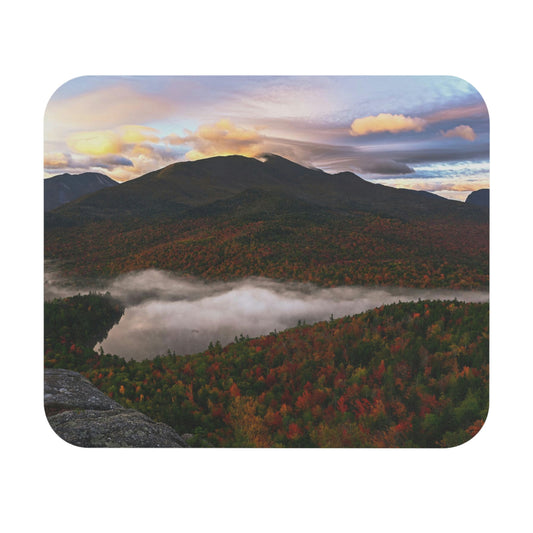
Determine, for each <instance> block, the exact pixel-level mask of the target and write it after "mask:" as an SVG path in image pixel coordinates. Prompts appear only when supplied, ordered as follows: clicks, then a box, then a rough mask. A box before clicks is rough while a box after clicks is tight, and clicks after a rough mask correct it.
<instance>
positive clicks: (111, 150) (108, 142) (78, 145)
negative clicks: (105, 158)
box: [67, 130, 123, 156]
mask: <svg viewBox="0 0 533 533" xmlns="http://www.w3.org/2000/svg"><path fill="white" fill-rule="evenodd" d="M67 145H68V147H69V148H70V149H71V150H74V151H75V152H77V153H79V154H88V155H97V156H102V155H106V154H118V153H119V152H120V150H121V148H122V145H123V143H122V140H121V138H120V136H119V135H118V134H117V133H115V132H114V131H110V130H106V131H78V132H76V133H73V134H71V135H70V136H69V137H68V138H67Z"/></svg>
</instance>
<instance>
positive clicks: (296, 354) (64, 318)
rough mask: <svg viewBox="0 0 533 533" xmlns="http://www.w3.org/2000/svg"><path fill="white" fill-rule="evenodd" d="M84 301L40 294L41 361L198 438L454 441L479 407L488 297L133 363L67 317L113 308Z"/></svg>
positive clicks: (216, 441)
mask: <svg viewBox="0 0 533 533" xmlns="http://www.w3.org/2000/svg"><path fill="white" fill-rule="evenodd" d="M87 298H91V299H87ZM96 300H98V297H97V296H95V295H92V296H90V297H76V298H74V299H67V300H66V301H60V300H56V301H54V302H51V303H49V304H48V307H47V308H46V309H45V313H46V315H45V318H46V322H45V337H46V340H45V366H46V367H57V368H71V369H75V370H78V371H82V372H83V374H84V375H86V376H87V377H89V379H91V381H92V382H93V383H94V384H95V385H97V386H98V387H99V388H100V389H101V390H103V391H104V392H106V393H107V394H109V396H111V397H112V398H114V399H116V400H117V401H119V402H120V403H122V404H123V405H125V406H133V407H135V408H136V409H138V410H140V411H143V412H145V413H146V414H148V415H149V416H150V417H152V418H154V419H156V420H160V421H163V422H166V423H167V424H169V425H171V426H173V427H174V428H175V429H176V430H177V431H178V432H181V433H192V434H194V436H195V437H194V440H193V443H194V442H195V443H196V445H198V446H205V445H213V446H239V447H240V446H259V447H271V446H281V447H302V446H304V447H315V446H319V447H397V446H399V447H440V446H454V445H457V444H460V443H462V442H465V441H466V440H468V439H469V438H471V437H472V436H473V435H475V434H476V433H477V431H478V430H479V429H480V428H481V426H482V425H483V421H484V420H485V418H486V415H487V409H488V364H489V361H488V304H464V303H460V302H456V301H454V302H435V301H432V302H429V301H419V302H414V303H401V304H395V305H389V306H383V307H380V308H378V309H375V310H373V311H369V312H367V313H363V314H361V315H356V316H350V317H344V318H341V319H336V320H330V321H326V322H321V323H318V324H315V325H311V326H305V325H301V326H299V327H296V328H293V329H289V330H286V331H283V332H279V333H278V332H273V333H271V334H270V335H266V336H263V337H260V338H256V339H248V338H244V337H241V338H240V339H236V341H235V342H234V343H232V344H230V345H228V346H226V347H222V346H221V345H220V344H219V343H215V344H211V346H210V347H209V349H208V350H207V351H205V352H203V353H200V354H195V355H189V356H179V355H175V354H168V355H166V356H161V357H157V358H156V359H153V360H145V361H142V362H135V361H126V360H124V359H121V358H118V357H116V356H110V355H104V354H103V353H100V354H97V353H95V352H94V351H93V350H92V349H91V346H88V345H86V344H84V343H85V342H87V341H88V340H89V339H91V342H92V339H94V336H95V335H94V333H91V331H89V330H90V329H92V327H93V326H87V328H86V330H85V329H84V330H82V331H78V330H75V329H73V328H70V327H69V324H74V323H79V322H83V323H86V322H84V316H89V314H91V313H93V312H95V311H97V310H100V311H99V312H100V316H101V317H102V318H101V325H105V326H107V327H110V325H111V324H112V323H113V321H115V320H116V318H117V313H118V314H120V313H121V309H120V307H119V306H117V304H116V303H113V302H112V301H111V300H109V299H105V298H104V299H102V300H101V301H100V302H99V303H96ZM74 317H75V319H74ZM58 321H59V322H60V323H59V322H58ZM58 326H59V327H58ZM94 327H96V325H95V326H94ZM100 334H101V332H99V333H98V335H100ZM98 335H96V336H98Z"/></svg>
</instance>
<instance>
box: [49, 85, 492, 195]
mask: <svg viewBox="0 0 533 533" xmlns="http://www.w3.org/2000/svg"><path fill="white" fill-rule="evenodd" d="M264 153H274V154H277V155H280V156H283V157H286V158H288V159H290V160H292V161H295V162H296V163H299V164H302V165H304V166H308V167H314V168H320V169H322V170H324V171H326V172H329V173H335V172H342V171H351V172H354V173H355V174H357V175H358V176H360V177H362V178H363V179H366V180H368V181H372V182H374V183H381V184H384V185H389V186H393V187H401V188H408V189H416V190H424V191H429V192H433V193H435V194H439V195H441V196H443V197H446V198H450V199H454V200H461V201H462V200H464V199H465V198H466V197H467V196H468V194H469V193H470V192H471V191H474V190H478V189H481V188H488V187H489V117H488V112H487V108H486V106H485V103H484V101H483V98H482V96H481V95H480V94H479V92H478V91H477V90H476V89H475V88H474V87H473V86H472V85H471V84H469V83H468V82H467V81H465V80H462V79H460V78H457V77H452V76H171V77H164V76H145V77H143V76H134V77H127V76H118V77H116V76H85V77H80V78H74V79H72V80H70V81H68V82H67V83H65V84H64V85H62V86H61V87H59V88H58V89H57V90H56V92H55V93H54V94H53V95H52V97H51V98H50V100H49V103H48V106H47V108H46V112H45V119H44V176H45V178H47V177H51V176H55V175H58V174H63V173H66V172H68V173H71V174H78V173H82V172H89V171H90V172H101V173H103V174H106V175H107V176H109V177H111V178H113V179H115V180H116V181H119V182H124V181H128V180H130V179H134V178H137V177H139V176H141V175H143V174H145V173H147V172H150V171H152V170H157V169H159V168H162V167H164V166H166V165H169V164H172V163H175V162H178V161H189V160H197V159H202V158H205V157H212V156H217V155H230V154H239V155H244V156H248V157H259V156H261V155H262V154H264Z"/></svg>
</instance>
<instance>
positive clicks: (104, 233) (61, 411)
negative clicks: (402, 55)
mask: <svg viewBox="0 0 533 533" xmlns="http://www.w3.org/2000/svg"><path fill="white" fill-rule="evenodd" d="M44 132H45V133H44V137H45V138H44V140H45V145H44V273H45V279H44V337H45V338H44V374H45V375H44V405H45V412H46V416H47V418H48V422H49V423H50V426H51V428H52V429H53V430H54V431H55V432H56V433H57V434H58V435H59V436H60V437H61V438H63V439H64V440H66V441H67V442H70V443H71V444H74V445H77V446H83V447H206V448H217V447H259V448H271V447H281V448H286V447H298V448H311V447H313V448H317V447H318V448H377V447H380V448H398V447H401V448H438V447H444V448H446V447H452V446H457V445H461V444H463V443H465V442H467V441H468V440H470V439H471V438H473V437H475V435H476V434H477V433H478V432H479V431H480V430H481V428H482V426H483V423H484V421H485V419H486V417H487V413H488V408H489V331H488V330H489V117H488V112H487V108H486V106H485V103H484V101H483V99H482V96H481V95H480V94H479V93H478V92H477V90H476V89H475V88H474V87H472V86H471V85H470V84H469V83H468V82H467V81H465V80H462V79H459V78H456V77H451V76H338V77H336V76H309V77H303V76H175V77H172V76H170V77H160V76H146V77H143V76H132V77H124V76H116V77H114V76H87V77H81V78H76V79H73V80H71V81H69V82H67V83H65V84H64V85H63V86H61V87H60V88H58V90H57V91H56V92H55V93H54V95H53V96H52V97H51V99H50V101H49V103H48V106H47V109H46V113H45V121H44Z"/></svg>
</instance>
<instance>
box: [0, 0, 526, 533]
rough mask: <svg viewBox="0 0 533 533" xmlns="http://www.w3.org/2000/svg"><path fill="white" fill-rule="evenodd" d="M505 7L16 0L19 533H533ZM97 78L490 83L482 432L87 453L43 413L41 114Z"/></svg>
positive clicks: (14, 389) (11, 450) (8, 349)
mask: <svg viewBox="0 0 533 533" xmlns="http://www.w3.org/2000/svg"><path fill="white" fill-rule="evenodd" d="M193 5H194V6H197V7H191V6H193ZM492 6H493V7H491V6H490V3H488V2H481V1H470V2H465V1H464V0H463V1H456V0H449V1H447V2H445V3H435V2H427V1H408V0H404V1H402V2H390V3H389V2H382V1H373V2H365V3H364V4H360V3H357V2H353V1H351V2H348V1H347V2H341V1H337V0H330V1H328V2H325V3H317V2H310V1H309V0H308V1H306V2H303V1H292V2H291V1H288V0H285V1H277V0H270V1H269V2H264V3H252V2H244V1H231V0H228V1H225V2H221V1H218V2H211V1H207V0H206V1H203V2H197V3H194V4H193V3H192V2H191V3H190V5H189V4H187V5H183V4H180V3H179V2H163V1H157V0H151V1H150V2H138V1H128V2H123V1H120V2H119V1H116V2H112V1H109V0H107V1H100V0H93V1H91V2H82V3H78V2H66V1H65V2H63V1H56V0H49V1H48V2H43V3H37V2H34V3H33V5H32V4H31V3H17V4H15V3H14V2H11V3H9V4H7V5H5V6H4V7H3V13H2V20H3V24H2V26H3V28H2V33H1V35H0V39H1V45H2V75H3V81H2V82H1V84H0V87H1V91H2V123H1V125H0V132H1V135H2V145H1V146H2V162H3V164H2V173H1V176H2V192H3V196H2V207H3V209H2V241H3V242H2V245H3V246H2V248H3V254H2V257H3V264H2V274H3V278H4V286H5V287H6V288H7V293H5V297H4V299H3V302H2V304H3V305H2V308H3V310H4V314H3V320H2V332H3V341H4V342H3V349H2V363H3V365H2V370H3V375H2V378H3V379H2V382H1V383H2V385H1V386H2V402H1V403H2V419H1V420H2V435H3V436H2V439H1V442H2V454H1V457H2V463H3V464H2V486H3V488H4V489H5V490H4V495H3V499H2V503H3V506H2V507H3V509H4V510H3V511H2V513H1V514H0V520H1V521H2V525H3V526H5V527H3V530H5V531H10V532H14V531H25V532H26V531H32V530H35V529H38V530H40V531H53V532H54V533H59V532H71V531H76V532H85V531H87V532H89V531H90V532H94V531H121V532H128V533H131V532H137V531H167V530H185V531H195V532H196V531H200V532H203V531H233V532H234V531H245V532H258V531H259V532H261V531H291V532H292V531H296V532H299V531H320V532H325V531H334V532H336V531H344V530H362V531H365V530H370V531H390V530H393V531H409V532H417V531H424V532H426V531H431V532H439V531H454V532H455V531H461V532H463V531H489V530H490V531H493V530H494V531H498V530H500V531H502V530H504V531H513V532H514V531H525V530H527V529H529V528H530V527H531V514H530V512H528V511H527V506H528V505H529V504H530V503H531V502H530V496H531V493H530V486H531V473H532V472H531V433H532V432H531V394H530V388H531V387H530V381H531V375H532V372H531V370H532V368H531V366H532V365H531V359H532V356H533V350H532V348H531V326H532V320H531V313H530V311H529V300H530V298H531V289H530V287H531V279H530V270H531V264H530V257H531V254H530V250H531V248H532V247H531V237H530V230H531V227H532V224H531V216H530V211H531V205H532V196H531V183H530V180H531V179H532V177H531V161H530V158H531V144H532V143H531V133H530V128H531V126H530V125H531V122H532V116H531V115H532V113H531V86H530V85H529V80H528V75H529V74H530V71H531V63H530V50H531V44H532V43H531V37H530V35H531V34H530V33H529V30H530V28H529V21H530V15H529V14H528V13H527V12H526V10H525V6H526V3H524V2H518V1H514V0H510V1H507V2H505V3H503V4H501V3H499V4H496V3H492ZM87 74H95V75H101V74H113V75H122V74H124V75H129V74H145V75H149V74H154V75H155V74H168V75H172V74H347V75H356V74H360V75H362V74H398V75H406V74H439V75H454V76H458V77H461V78H464V79H465V80H467V81H468V82H470V83H471V84H472V85H474V87H476V89H477V90H478V91H479V92H480V93H481V95H482V96H483V97H484V98H485V101H486V103H487V105H488V109H489V113H490V118H491V189H492V190H491V252H492V253H491V406H490V413H489V417H488V420H487V422H486V424H485V427H484V428H483V430H482V431H481V433H480V434H479V435H478V436H477V437H476V438H474V439H473V440H471V441H470V442H469V443H467V444H465V445H463V446H460V447H458V448H453V449H447V450H261V451H257V450H187V451H185V450H181V451H180V450H135V449H130V450H100V449H98V450H88V449H80V448H75V447H72V446H70V445H68V444H66V443H64V442H63V441H61V440H60V439H59V438H58V437H56V436H55V435H54V434H53V433H52V431H51V430H50V429H49V427H48V424H47V422H46V419H45V417H44V414H43V408H42V290H43V289H42V263H43V261H42V155H43V154H42V143H43V139H42V121H43V114H44V110H45V107H46V103H47V101H48V98H49V97H50V96H51V95H52V93H53V92H54V91H55V89H56V88H57V87H59V86H60V85H61V84H63V83H64V82H66V81H68V80H69V79H72V78H74V77H77V76H81V75H87ZM528 496H529V497H528Z"/></svg>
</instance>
